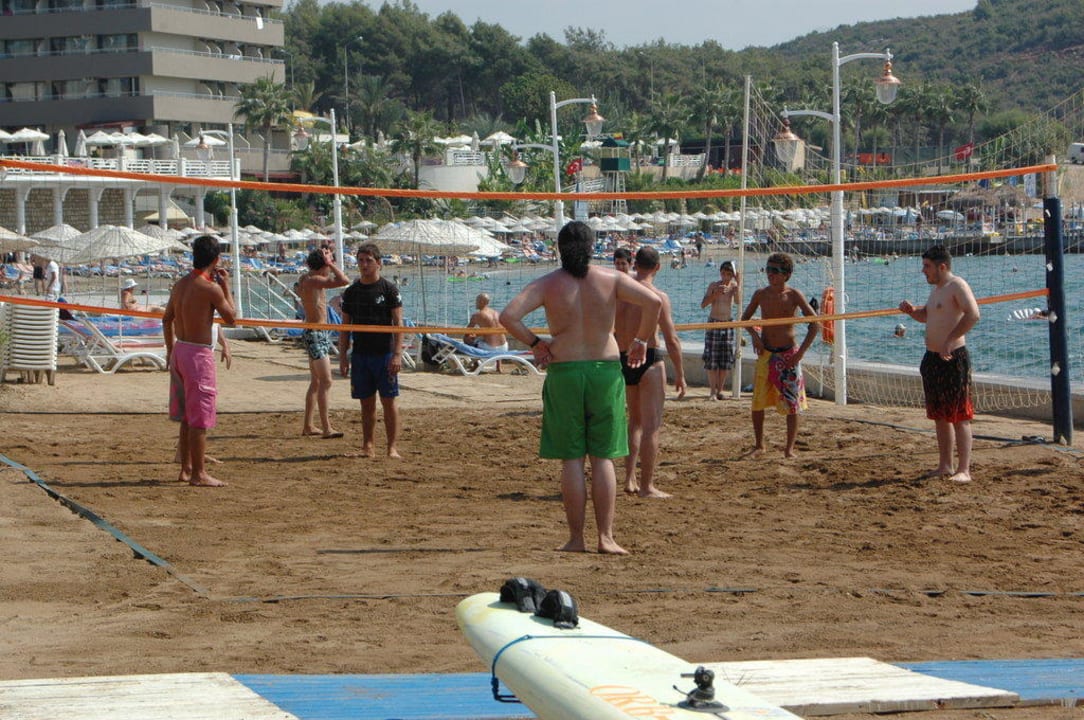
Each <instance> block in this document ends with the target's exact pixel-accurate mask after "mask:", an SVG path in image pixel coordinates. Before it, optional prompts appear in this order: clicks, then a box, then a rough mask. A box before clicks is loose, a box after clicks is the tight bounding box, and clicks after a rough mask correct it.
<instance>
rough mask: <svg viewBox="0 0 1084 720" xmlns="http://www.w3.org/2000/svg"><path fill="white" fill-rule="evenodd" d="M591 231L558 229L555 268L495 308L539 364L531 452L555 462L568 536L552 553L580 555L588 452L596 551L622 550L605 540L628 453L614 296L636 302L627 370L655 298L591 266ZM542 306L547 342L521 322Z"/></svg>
mask: <svg viewBox="0 0 1084 720" xmlns="http://www.w3.org/2000/svg"><path fill="white" fill-rule="evenodd" d="M594 244H595V233H594V231H593V230H591V228H590V226H589V225H587V224H586V223H582V222H579V221H573V222H570V223H568V224H567V225H565V226H564V227H563V228H561V232H560V233H558V235H557V247H558V250H559V251H560V255H561V267H560V269H558V270H554V271H552V272H550V273H548V274H546V275H543V276H542V277H540V278H538V279H536V280H534V281H532V282H531V283H529V284H528V285H527V287H525V288H524V289H523V290H522V291H521V292H520V293H519V294H518V295H516V296H515V297H514V298H512V300H511V301H510V302H509V303H508V306H507V307H505V308H504V310H503V311H502V312H501V316H500V317H501V325H503V326H504V327H505V329H507V330H508V333H509V334H510V335H511V336H512V337H514V338H516V339H517V340H519V341H520V342H522V343H523V344H525V345H527V346H528V347H529V348H531V351H532V352H533V353H534V359H535V362H537V363H538V365H539V367H548V372H547V373H546V380H545V384H544V385H543V388H542V406H543V407H542V435H541V440H540V443H539V446H540V447H539V456H541V457H543V458H553V459H558V460H561V461H562V464H561V497H562V499H563V502H564V508H565V517H566V518H567V520H568V530H569V540H568V542H567V543H565V545H564V546H563V547H562V548H561V550H564V551H569V552H585V551H586V549H587V548H586V545H585V544H584V537H583V533H584V525H585V522H586V511H587V477H586V463H585V457H590V458H591V499H592V501H593V502H594V504H595V524H596V525H597V526H598V551H599V552H600V553H610V554H615V555H626V554H627V552H626V550H625V549H624V548H622V547H621V546H620V545H618V544H617V542H616V541H615V540H614V537H613V524H614V509H615V505H616V498H617V477H616V474H615V472H614V465H613V459H614V458H616V457H623V456H625V455H628V452H629V446H628V426H627V425H626V419H625V392H624V389H625V388H624V382H623V379H622V376H621V362H620V352H619V350H618V345H617V340H616V339H615V338H614V335H613V329H614V318H615V315H616V313H617V303H618V301H623V302H628V303H632V304H634V305H637V306H639V307H640V309H641V311H642V312H641V317H640V322H639V327H638V328H637V332H636V336H635V337H634V339H633V340H632V342H631V343H629V346H628V365H629V367H634V368H635V367H639V366H640V365H641V364H643V362H644V358H645V356H646V354H647V346H648V340H647V339H646V338H651V337H654V335H655V330H656V327H657V325H658V319H659V310H660V309H661V308H662V301H661V300H660V299H659V297H658V295H656V294H655V293H654V292H652V291H651V290H650V289H649V288H647V287H645V286H643V285H641V284H640V283H638V282H636V281H635V280H633V279H632V278H631V277H629V276H628V275H625V274H624V273H619V272H616V271H614V270H610V269H605V268H600V267H592V266H591V265H590V263H591V253H592V250H593V249H594ZM538 308H543V309H544V310H545V313H546V323H547V324H548V325H549V329H550V335H551V339H550V340H548V341H547V340H543V339H542V338H540V337H538V336H536V335H535V334H534V333H533V332H531V330H530V329H529V328H528V327H527V326H526V325H525V324H524V323H523V318H524V317H526V316H527V315H528V314H530V313H531V312H533V311H534V310H537V309H538Z"/></svg>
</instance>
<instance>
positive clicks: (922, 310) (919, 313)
mask: <svg viewBox="0 0 1084 720" xmlns="http://www.w3.org/2000/svg"><path fill="white" fill-rule="evenodd" d="M900 312H902V313H903V314H904V315H907V316H909V317H910V318H911V319H912V320H914V321H915V322H920V323H924V322H926V306H925V305H920V306H919V307H915V306H914V305H912V304H911V301H910V300H904V301H903V302H901V303H900Z"/></svg>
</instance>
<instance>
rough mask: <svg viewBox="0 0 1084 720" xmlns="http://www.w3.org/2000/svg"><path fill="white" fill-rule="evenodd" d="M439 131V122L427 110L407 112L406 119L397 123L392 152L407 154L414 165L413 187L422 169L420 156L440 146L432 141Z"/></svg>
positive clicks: (417, 182) (418, 180)
mask: <svg viewBox="0 0 1084 720" xmlns="http://www.w3.org/2000/svg"><path fill="white" fill-rule="evenodd" d="M440 132H441V126H440V123H438V122H437V121H436V120H435V119H434V118H433V114H432V113H430V112H429V111H423V112H408V113H407V117H406V120H404V121H403V122H402V124H400V125H399V130H398V132H397V133H396V134H395V138H394V139H393V140H392V144H391V149H392V152H395V153H401V154H403V155H409V156H410V159H411V162H412V163H413V165H414V187H415V188H417V187H418V184H419V182H420V177H421V169H422V156H424V155H426V154H427V153H434V152H437V151H438V150H439V149H440V146H439V145H437V144H436V143H435V142H434V138H436V137H437V135H439V134H440Z"/></svg>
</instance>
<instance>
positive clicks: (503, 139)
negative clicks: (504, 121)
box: [482, 130, 516, 145]
mask: <svg viewBox="0 0 1084 720" xmlns="http://www.w3.org/2000/svg"><path fill="white" fill-rule="evenodd" d="M515 141H516V139H515V138H514V137H512V136H511V135H509V134H508V133H506V132H505V131H504V130H498V131H497V132H495V133H493V134H492V135H487V136H486V139H485V140H483V141H482V142H483V143H484V144H486V145H507V144H508V143H514V142H515Z"/></svg>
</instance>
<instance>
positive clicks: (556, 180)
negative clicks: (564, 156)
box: [550, 90, 565, 237]
mask: <svg viewBox="0 0 1084 720" xmlns="http://www.w3.org/2000/svg"><path fill="white" fill-rule="evenodd" d="M550 129H551V130H552V131H553V137H552V140H553V191H554V192H555V193H560V192H561V148H560V145H558V143H557V93H555V92H554V91H553V90H550ZM553 220H554V224H555V225H556V230H557V232H558V233H560V232H561V228H563V227H564V226H565V204H564V202H562V201H561V200H554V202H553ZM555 237H556V236H555Z"/></svg>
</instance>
